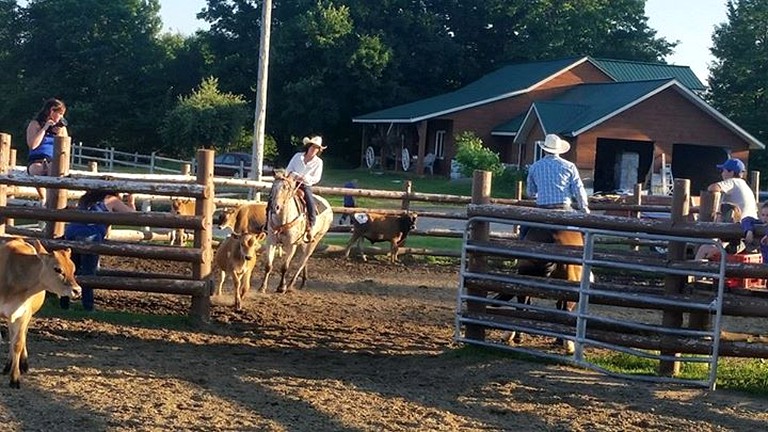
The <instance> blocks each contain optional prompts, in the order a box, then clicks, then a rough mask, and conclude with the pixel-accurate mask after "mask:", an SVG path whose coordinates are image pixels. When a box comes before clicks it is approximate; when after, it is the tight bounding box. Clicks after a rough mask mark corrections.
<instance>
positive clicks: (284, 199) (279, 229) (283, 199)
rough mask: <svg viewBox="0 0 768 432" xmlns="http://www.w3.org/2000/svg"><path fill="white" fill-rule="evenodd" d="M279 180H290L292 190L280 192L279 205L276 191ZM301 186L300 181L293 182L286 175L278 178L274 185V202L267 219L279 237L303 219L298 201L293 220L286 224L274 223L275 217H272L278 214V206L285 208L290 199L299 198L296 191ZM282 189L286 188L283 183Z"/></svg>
mask: <svg viewBox="0 0 768 432" xmlns="http://www.w3.org/2000/svg"><path fill="white" fill-rule="evenodd" d="M277 182H283V183H284V182H288V183H287V184H288V185H289V186H290V191H288V193H281V194H279V195H280V202H279V205H278V196H276V195H277V194H275V193H274V191H275V186H277ZM299 186H300V183H298V182H292V181H290V180H289V179H288V178H285V177H284V178H281V179H276V180H275V183H274V185H273V186H272V188H273V193H272V200H273V202H272V206H271V210H270V215H269V216H270V217H268V218H267V219H268V221H269V226H270V228H272V231H273V232H274V234H275V236H277V237H279V236H281V235H282V234H284V233H285V232H286V231H288V230H290V229H291V228H293V227H294V226H295V225H296V224H297V223H299V222H300V221H301V220H302V219H303V218H302V217H301V211H299V210H298V209H299V206H298V203H297V205H296V210H297V211H296V217H295V218H293V219H292V220H291V221H289V222H286V223H284V224H280V225H276V224H274V218H273V217H272V216H275V215H277V212H276V211H275V209H276V208H277V209H285V208H286V206H287V203H288V201H289V200H296V199H297V198H296V191H297V190H298V189H299ZM280 189H285V187H284V186H283V185H282V184H281V185H280Z"/></svg>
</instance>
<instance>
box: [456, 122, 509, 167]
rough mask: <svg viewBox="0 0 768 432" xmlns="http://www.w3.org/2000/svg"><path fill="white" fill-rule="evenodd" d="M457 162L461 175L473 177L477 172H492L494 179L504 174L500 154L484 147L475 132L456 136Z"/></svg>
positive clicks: (466, 132)
mask: <svg viewBox="0 0 768 432" xmlns="http://www.w3.org/2000/svg"><path fill="white" fill-rule="evenodd" d="M456 146H457V149H456V162H458V163H459V166H460V167H461V174H462V175H464V176H466V177H471V176H472V173H473V172H474V171H475V170H483V171H490V172H491V173H493V176H494V177H498V176H500V175H502V174H503V172H504V165H502V164H501V160H500V159H499V154H498V153H494V152H493V151H491V150H490V149H489V148H488V147H485V146H484V145H483V140H481V139H480V137H478V136H477V135H475V133H474V132H470V131H465V132H462V133H460V134H459V135H458V136H456Z"/></svg>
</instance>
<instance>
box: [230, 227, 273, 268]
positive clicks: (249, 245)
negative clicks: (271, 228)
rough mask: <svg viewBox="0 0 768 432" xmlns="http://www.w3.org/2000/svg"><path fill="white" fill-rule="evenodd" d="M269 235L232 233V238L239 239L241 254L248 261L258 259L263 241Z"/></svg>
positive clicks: (238, 244)
mask: <svg viewBox="0 0 768 432" xmlns="http://www.w3.org/2000/svg"><path fill="white" fill-rule="evenodd" d="M266 237H267V234H266V233H263V232H262V233H259V234H239V235H238V234H232V238H233V239H235V240H236V241H237V247H238V248H239V249H240V256H242V257H243V259H245V260H246V261H250V260H252V259H256V258H257V257H258V255H259V251H260V250H261V243H262V242H263V241H264V239H265V238H266Z"/></svg>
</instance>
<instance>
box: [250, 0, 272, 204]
mask: <svg viewBox="0 0 768 432" xmlns="http://www.w3.org/2000/svg"><path fill="white" fill-rule="evenodd" d="M261 7H262V11H261V38H260V40H259V77H258V82H257V83H256V86H257V90H256V112H255V113H254V117H255V119H254V121H253V157H252V158H251V178H252V179H254V180H259V181H260V180H261V176H262V174H263V168H262V167H263V165H264V129H265V126H266V117H267V81H268V79H269V78H268V77H269V38H270V33H271V31H272V0H262V5H261ZM249 195H250V198H251V199H255V200H260V198H261V197H260V194H258V193H254V190H253V189H251V191H250V193H249Z"/></svg>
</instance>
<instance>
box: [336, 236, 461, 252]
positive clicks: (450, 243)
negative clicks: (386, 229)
mask: <svg viewBox="0 0 768 432" xmlns="http://www.w3.org/2000/svg"><path fill="white" fill-rule="evenodd" d="M349 236H350V235H349V234H342V235H336V234H333V235H327V236H325V238H323V243H325V244H327V245H335V246H346V245H347V242H348V241H349ZM370 244H371V243H370V242H369V241H367V240H363V245H364V246H369V245H370ZM405 244H406V246H407V247H412V248H425V249H441V250H444V249H446V250H455V251H460V250H461V247H462V244H463V240H462V239H460V238H445V237H427V236H417V235H409V236H408V239H407V240H406V243H405ZM374 246H382V247H385V248H387V250H389V242H379V243H376V244H375V245H374Z"/></svg>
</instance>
